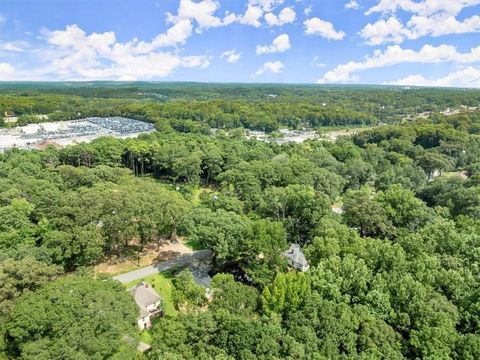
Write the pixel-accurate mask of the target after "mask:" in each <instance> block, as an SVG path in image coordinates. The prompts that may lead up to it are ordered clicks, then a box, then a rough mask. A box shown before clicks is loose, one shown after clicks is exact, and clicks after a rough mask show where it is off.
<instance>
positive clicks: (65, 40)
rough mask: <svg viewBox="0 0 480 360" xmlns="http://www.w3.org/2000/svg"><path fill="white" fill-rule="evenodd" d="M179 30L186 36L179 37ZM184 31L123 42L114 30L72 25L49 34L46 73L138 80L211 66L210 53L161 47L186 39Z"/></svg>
mask: <svg viewBox="0 0 480 360" xmlns="http://www.w3.org/2000/svg"><path fill="white" fill-rule="evenodd" d="M186 23H189V20H182V21H180V22H179V23H177V24H176V25H174V26H173V27H172V28H175V29H177V28H176V26H179V24H186ZM172 28H171V29H172ZM179 33H180V34H182V36H178V34H179ZM172 34H173V35H172ZM183 34H184V32H181V31H179V32H177V31H172V32H169V31H167V33H165V34H161V35H159V36H157V37H156V38H155V39H154V40H153V41H152V42H151V43H146V42H138V40H132V41H130V42H127V43H120V42H118V41H117V40H116V36H115V33H114V32H113V31H109V32H105V33H101V34H98V33H92V34H89V35H88V34H86V33H85V31H83V30H82V29H81V28H79V27H78V26H77V25H69V26H67V27H66V29H65V30H57V31H53V32H51V33H48V34H47V38H46V39H47V42H48V44H50V49H49V50H48V51H45V52H44V54H42V55H43V57H44V58H45V60H46V61H48V62H49V69H48V71H49V72H50V74H46V75H55V76H59V77H60V78H61V79H72V80H76V79H115V80H138V79H151V78H158V77H165V76H168V75H170V74H171V73H172V72H173V71H174V70H175V69H177V68H181V67H186V68H191V67H199V68H205V67H207V66H208V65H209V60H208V58H207V57H206V56H201V55H198V56H185V57H182V56H180V55H178V54H177V53H176V52H171V51H168V52H167V51H160V50H159V48H160V47H162V46H170V45H173V44H175V43H177V42H179V41H180V42H182V41H185V40H184V39H185V36H184V35H183Z"/></svg>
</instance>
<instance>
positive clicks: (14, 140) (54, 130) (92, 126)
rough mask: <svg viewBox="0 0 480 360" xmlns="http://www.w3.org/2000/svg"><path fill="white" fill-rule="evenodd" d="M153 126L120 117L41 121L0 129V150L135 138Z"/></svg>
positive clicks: (150, 130)
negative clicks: (114, 138) (105, 139)
mask: <svg viewBox="0 0 480 360" xmlns="http://www.w3.org/2000/svg"><path fill="white" fill-rule="evenodd" d="M154 130H155V126H154V125H153V124H150V123H146V122H143V121H138V120H133V119H127V118H122V117H105V118H100V117H93V118H86V119H81V120H70V121H56V122H44V123H39V124H29V125H25V126H17V127H15V128H11V129H1V130H0V151H4V150H8V149H12V148H21V149H35V148H42V146H44V145H45V144H46V143H52V144H54V146H56V147H63V146H67V145H71V144H76V143H81V142H90V141H92V140H94V139H96V138H99V137H102V136H113V137H117V138H123V139H124V138H130V137H137V136H138V135H139V134H143V133H149V132H152V131H154Z"/></svg>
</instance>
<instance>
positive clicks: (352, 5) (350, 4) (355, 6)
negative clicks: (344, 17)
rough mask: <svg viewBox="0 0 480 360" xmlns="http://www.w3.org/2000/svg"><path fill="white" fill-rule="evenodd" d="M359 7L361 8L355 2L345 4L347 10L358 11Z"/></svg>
mask: <svg viewBox="0 0 480 360" xmlns="http://www.w3.org/2000/svg"><path fill="white" fill-rule="evenodd" d="M359 7H360V5H359V4H358V2H357V1H355V0H350V1H349V2H347V3H346V4H345V8H346V9H354V10H356V9H358V8H359Z"/></svg>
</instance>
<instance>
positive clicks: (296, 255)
mask: <svg viewBox="0 0 480 360" xmlns="http://www.w3.org/2000/svg"><path fill="white" fill-rule="evenodd" d="M282 255H283V256H285V257H286V258H287V260H288V265H290V266H291V267H293V268H294V269H297V270H298V271H302V272H303V271H307V270H308V268H309V267H310V265H308V261H307V259H306V257H305V254H304V253H303V250H302V248H301V247H300V245H298V244H292V245H290V248H289V249H288V250H287V251H284V252H283V253H282Z"/></svg>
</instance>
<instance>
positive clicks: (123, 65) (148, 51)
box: [0, 0, 480, 87]
mask: <svg viewBox="0 0 480 360" xmlns="http://www.w3.org/2000/svg"><path fill="white" fill-rule="evenodd" d="M479 32H480V0H0V80H50V81H61V80H85V81H89V80H122V81H123V80H156V81H162V80H163V81H204V82H269V83H275V82H279V83H360V84H400V85H427V86H458V87H480V35H479Z"/></svg>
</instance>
